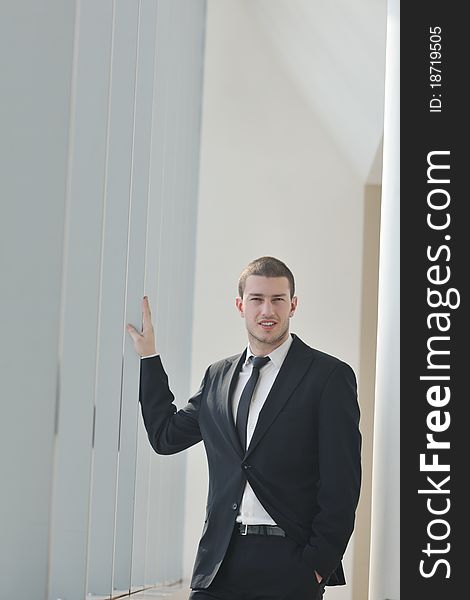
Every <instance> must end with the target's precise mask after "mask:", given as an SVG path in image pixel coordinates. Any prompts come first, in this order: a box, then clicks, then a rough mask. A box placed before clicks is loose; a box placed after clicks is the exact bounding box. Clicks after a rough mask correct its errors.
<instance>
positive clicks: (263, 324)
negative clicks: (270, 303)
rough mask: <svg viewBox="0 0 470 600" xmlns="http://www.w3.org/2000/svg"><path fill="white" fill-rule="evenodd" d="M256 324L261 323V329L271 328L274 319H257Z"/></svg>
mask: <svg viewBox="0 0 470 600" xmlns="http://www.w3.org/2000/svg"><path fill="white" fill-rule="evenodd" d="M258 324H259V325H261V327H263V329H271V328H272V327H274V325H276V321H268V320H266V321H259V323H258Z"/></svg>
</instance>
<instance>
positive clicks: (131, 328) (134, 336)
mask: <svg viewBox="0 0 470 600" xmlns="http://www.w3.org/2000/svg"><path fill="white" fill-rule="evenodd" d="M127 331H128V333H129V335H130V336H131V338H132V339H133V340H134V342H136V341H137V340H138V339H139V338H140V337H141V335H140V333H139V332H138V331H137V329H136V328H135V327H134V326H133V325H130V324H129V325H128V326H127Z"/></svg>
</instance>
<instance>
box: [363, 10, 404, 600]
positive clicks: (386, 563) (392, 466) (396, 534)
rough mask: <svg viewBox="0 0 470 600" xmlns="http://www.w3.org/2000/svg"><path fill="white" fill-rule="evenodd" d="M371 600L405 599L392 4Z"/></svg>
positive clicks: (396, 56)
mask: <svg viewBox="0 0 470 600" xmlns="http://www.w3.org/2000/svg"><path fill="white" fill-rule="evenodd" d="M386 73H387V77H386V96H385V98H386V100H385V115H384V157H383V198H382V224H381V231H380V235H381V243H380V285H379V314H378V332H377V384H376V406H375V423H374V430H375V438H374V468H373V495H372V530H371V534H372V535H371V563H370V588H369V598H370V600H385V599H390V600H399V598H400V453H399V452H398V451H397V449H399V447H400V327H399V326H398V324H399V323H400V271H399V269H400V5H399V1H398V0H390V1H389V3H388V25H387V70H386Z"/></svg>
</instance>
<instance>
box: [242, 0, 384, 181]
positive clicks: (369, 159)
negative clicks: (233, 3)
mask: <svg viewBox="0 0 470 600" xmlns="http://www.w3.org/2000/svg"><path fill="white" fill-rule="evenodd" d="M244 5H245V8H246V10H247V11H250V13H251V15H252V18H254V19H256V20H257V23H258V25H259V27H260V28H261V29H262V31H263V32H264V33H265V34H266V37H267V38H268V39H269V41H270V43H271V44H272V46H273V52H274V55H275V56H278V57H279V61H280V63H281V64H282V65H283V67H284V68H285V69H286V71H287V72H288V76H289V78H290V79H291V81H292V85H295V86H297V88H298V89H299V91H300V92H301V93H302V94H303V95H304V97H305V99H306V100H307V102H308V104H309V106H310V107H311V109H312V111H314V112H315V113H316V115H317V116H318V117H319V118H321V120H322V122H323V123H324V125H325V127H326V128H327V129H328V131H329V133H330V135H331V136H332V137H333V138H334V140H335V142H336V143H337V144H338V145H339V146H340V148H341V149H342V151H343V152H344V153H345V154H346V155H347V157H348V159H349V161H350V162H351V164H352V165H353V166H354V168H355V169H356V171H357V172H358V174H359V175H360V176H361V178H363V179H364V181H367V182H369V183H378V182H379V181H380V175H381V141H382V133H383V98H384V77H385V34H386V9H387V7H386V0H245V2H244Z"/></svg>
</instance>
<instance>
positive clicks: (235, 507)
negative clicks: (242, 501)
mask: <svg viewBox="0 0 470 600" xmlns="http://www.w3.org/2000/svg"><path fill="white" fill-rule="evenodd" d="M232 508H233V510H237V508H238V504H237V503H236V502H234V503H233V504H232Z"/></svg>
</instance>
